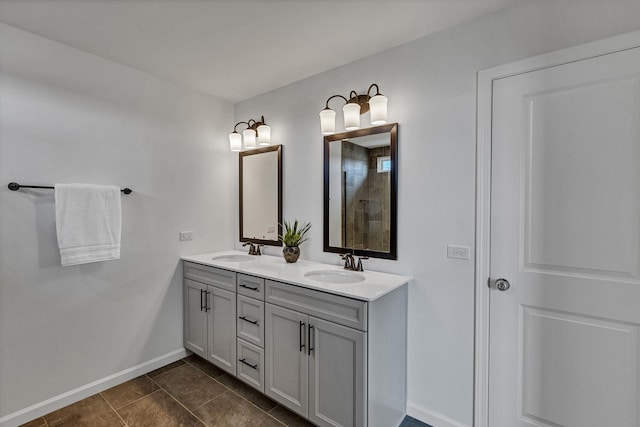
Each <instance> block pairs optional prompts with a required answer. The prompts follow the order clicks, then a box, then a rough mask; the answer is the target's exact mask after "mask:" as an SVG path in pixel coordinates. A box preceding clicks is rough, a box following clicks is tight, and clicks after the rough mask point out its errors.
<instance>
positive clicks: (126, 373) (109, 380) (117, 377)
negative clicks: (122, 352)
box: [0, 348, 187, 427]
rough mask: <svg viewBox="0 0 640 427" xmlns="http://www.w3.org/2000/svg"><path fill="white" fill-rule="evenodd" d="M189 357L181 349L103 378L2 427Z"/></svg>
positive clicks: (3, 421)
mask: <svg viewBox="0 0 640 427" xmlns="http://www.w3.org/2000/svg"><path fill="white" fill-rule="evenodd" d="M185 356H187V350H186V349H184V348H179V349H177V350H174V351H172V352H169V353H167V354H164V355H162V356H159V357H156V358H155V359H151V360H148V361H146V362H143V363H140V364H138V365H136V366H133V367H131V368H127V369H125V370H123V371H120V372H116V373H115V374H113V375H109V376H108V377H105V378H101V379H99V380H96V381H94V382H92V383H89V384H85V385H83V386H81V387H78V388H76V389H73V390H70V391H67V392H65V393H62V394H59V395H57V396H54V397H52V398H50V399H47V400H45V401H42V402H40V403H36V404H35V405H31V406H29V407H28V408H24V409H21V410H19V411H16V412H13V413H11V414H9V415H6V416H4V417H2V418H0V427H16V426H19V425H21V424H24V423H26V422H28V421H31V420H33V419H35V418H38V417H41V416H43V415H46V414H48V413H50V412H53V411H55V410H58V409H60V408H64V407H65V406H67V405H70V404H72V403H75V402H78V401H80V400H82V399H84V398H86V397H89V396H92V395H94V394H96V393H100V392H101V391H104V390H106V389H108V388H111V387H114V386H117V385H118V384H122V383H124V382H126V381H129V380H132V379H134V378H136V377H139V376H140V375H144V374H146V373H147V372H151V371H153V370H154V369H158V368H161V367H163V366H165V365H168V364H169V363H172V362H175V361H177V360H180V359H182V358H183V357H185Z"/></svg>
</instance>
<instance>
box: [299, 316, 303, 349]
mask: <svg viewBox="0 0 640 427" xmlns="http://www.w3.org/2000/svg"><path fill="white" fill-rule="evenodd" d="M303 330H304V322H303V321H300V341H299V342H300V351H302V349H303V348H304V340H303V339H302V331H303Z"/></svg>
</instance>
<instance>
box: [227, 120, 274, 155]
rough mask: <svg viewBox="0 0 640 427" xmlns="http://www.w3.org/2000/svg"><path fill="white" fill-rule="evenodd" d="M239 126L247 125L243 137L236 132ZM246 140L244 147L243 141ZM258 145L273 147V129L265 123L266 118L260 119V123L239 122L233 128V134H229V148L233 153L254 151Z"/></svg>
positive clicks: (254, 121) (251, 121) (253, 121)
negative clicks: (243, 150)
mask: <svg viewBox="0 0 640 427" xmlns="http://www.w3.org/2000/svg"><path fill="white" fill-rule="evenodd" d="M239 125H246V126H247V128H246V129H245V130H243V131H242V135H240V134H239V133H238V131H237V130H236V129H237V127H238V126H239ZM243 140H244V147H243V144H242V141H243ZM256 141H257V144H258V145H261V146H265V145H271V128H270V127H269V126H267V124H266V123H265V122H264V116H261V117H260V121H256V120H254V119H249V120H248V121H246V122H238V123H236V125H235V126H234V127H233V132H231V133H230V134H229V148H230V149H231V151H242V149H243V148H244V149H245V150H252V149H254V148H256Z"/></svg>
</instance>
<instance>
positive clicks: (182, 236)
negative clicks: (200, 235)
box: [180, 231, 193, 242]
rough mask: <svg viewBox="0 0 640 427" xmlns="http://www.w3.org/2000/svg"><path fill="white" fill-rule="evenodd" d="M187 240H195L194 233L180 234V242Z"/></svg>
mask: <svg viewBox="0 0 640 427" xmlns="http://www.w3.org/2000/svg"><path fill="white" fill-rule="evenodd" d="M186 240H193V231H181V232H180V241H181V242H184V241H186Z"/></svg>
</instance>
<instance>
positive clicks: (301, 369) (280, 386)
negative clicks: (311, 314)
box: [264, 304, 309, 417]
mask: <svg viewBox="0 0 640 427" xmlns="http://www.w3.org/2000/svg"><path fill="white" fill-rule="evenodd" d="M307 326H308V318H307V316H306V315H304V314H301V313H298V312H296V311H292V310H288V309H286V308H282V307H278V306H275V305H272V304H265V364H266V366H265V387H264V388H265V393H266V395H267V396H269V397H271V398H272V399H273V400H275V401H276V402H278V403H280V404H281V405H282V406H285V407H287V408H289V409H291V410H292V411H294V412H297V413H298V414H300V415H302V416H303V417H306V416H307V409H308V401H307V392H308V390H307V387H308V372H309V358H308V356H307V342H306V341H307V339H306V331H307Z"/></svg>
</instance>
